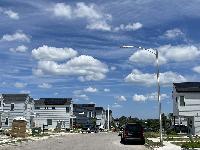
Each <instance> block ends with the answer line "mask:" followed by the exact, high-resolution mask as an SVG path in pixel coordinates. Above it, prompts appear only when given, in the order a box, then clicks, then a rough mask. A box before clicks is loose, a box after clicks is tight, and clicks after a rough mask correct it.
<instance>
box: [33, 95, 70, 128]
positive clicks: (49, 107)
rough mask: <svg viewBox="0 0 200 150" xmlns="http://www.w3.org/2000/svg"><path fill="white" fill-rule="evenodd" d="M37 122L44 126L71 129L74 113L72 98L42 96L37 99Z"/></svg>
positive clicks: (37, 124)
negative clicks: (71, 119) (71, 118)
mask: <svg viewBox="0 0 200 150" xmlns="http://www.w3.org/2000/svg"><path fill="white" fill-rule="evenodd" d="M34 102H35V110H34V112H35V115H36V118H35V124H36V126H37V127H41V128H43V125H45V126H46V128H48V129H49V128H52V129H55V128H61V129H70V127H71V126H70V117H71V116H72V115H73V105H72V98H40V99H39V100H35V101H34Z"/></svg>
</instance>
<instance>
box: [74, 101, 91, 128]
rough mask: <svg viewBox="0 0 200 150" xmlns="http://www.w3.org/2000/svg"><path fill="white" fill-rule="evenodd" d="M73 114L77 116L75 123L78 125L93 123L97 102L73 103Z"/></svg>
mask: <svg viewBox="0 0 200 150" xmlns="http://www.w3.org/2000/svg"><path fill="white" fill-rule="evenodd" d="M73 114H74V115H75V116H76V118H75V119H74V124H75V125H76V126H77V127H80V126H85V125H93V124H94V118H95V104H73Z"/></svg>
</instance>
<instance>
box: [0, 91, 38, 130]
mask: <svg viewBox="0 0 200 150" xmlns="http://www.w3.org/2000/svg"><path fill="white" fill-rule="evenodd" d="M33 111H34V101H33V99H32V98H31V97H30V96H29V95H28V94H1V95H0V114H1V115H0V121H1V127H2V128H3V129H6V128H11V127H12V122H13V119H15V118H16V117H23V118H25V119H26V120H27V127H28V128H31V127H33V126H34V122H33V120H34V112H33Z"/></svg>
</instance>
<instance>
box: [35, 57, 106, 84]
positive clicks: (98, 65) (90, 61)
mask: <svg viewBox="0 0 200 150" xmlns="http://www.w3.org/2000/svg"><path fill="white" fill-rule="evenodd" d="M108 71H109V70H108V67H107V65H106V64H104V63H102V62H101V61H99V60H97V59H95V58H93V57H92V56H86V55H81V56H78V57H74V58H72V59H70V60H69V61H67V62H65V63H61V64H58V63H57V62H55V61H46V60H43V61H39V62H38V67H37V69H36V70H34V72H36V73H38V74H40V75H42V74H45V73H48V74H54V75H68V76H78V79H79V80H80V81H91V80H101V79H104V78H105V77H106V73H107V72H108Z"/></svg>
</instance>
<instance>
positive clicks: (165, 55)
mask: <svg viewBox="0 0 200 150" xmlns="http://www.w3.org/2000/svg"><path fill="white" fill-rule="evenodd" d="M150 50H152V49H150ZM158 51H159V64H161V65H162V64H166V63H167V62H183V61H190V60H194V59H197V58H198V57H199V56H200V50H199V49H198V48H197V47H196V46H193V45H191V46H188V45H177V46H172V45H164V46H161V47H159V48H158ZM129 60H130V61H132V62H137V63H140V64H150V65H151V64H155V55H153V54H151V53H149V52H148V51H145V50H139V51H136V52H134V53H133V54H132V55H131V56H130V58H129Z"/></svg>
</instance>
